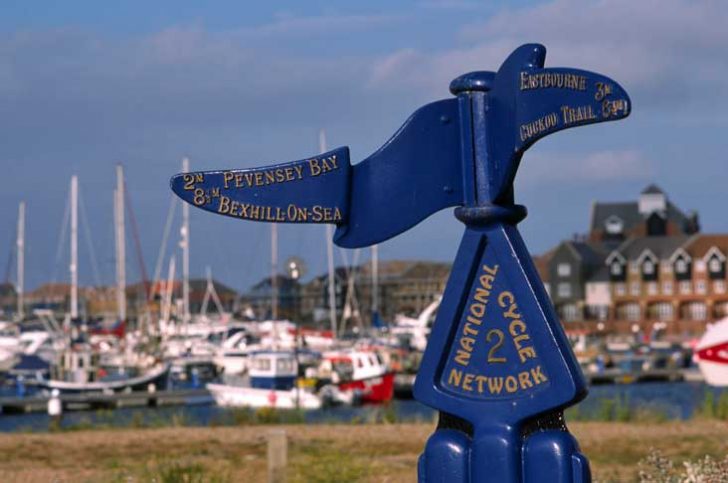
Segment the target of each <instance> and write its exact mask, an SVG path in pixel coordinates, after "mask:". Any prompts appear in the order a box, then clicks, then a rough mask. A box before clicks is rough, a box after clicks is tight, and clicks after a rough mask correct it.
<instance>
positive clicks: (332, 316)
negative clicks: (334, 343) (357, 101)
mask: <svg viewBox="0 0 728 483" xmlns="http://www.w3.org/2000/svg"><path fill="white" fill-rule="evenodd" d="M326 149H327V148H326V131H324V130H323V129H322V130H320V131H319V151H320V152H321V153H324V152H326ZM326 260H327V263H328V269H329V284H328V289H329V290H328V292H329V321H330V323H331V333H332V334H333V336H334V338H336V286H335V283H336V277H335V274H334V226H333V225H331V224H328V223H327V224H326Z"/></svg>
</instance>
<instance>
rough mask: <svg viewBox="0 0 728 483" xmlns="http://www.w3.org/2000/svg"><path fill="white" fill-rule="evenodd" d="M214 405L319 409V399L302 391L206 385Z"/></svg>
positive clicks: (320, 404)
mask: <svg viewBox="0 0 728 483" xmlns="http://www.w3.org/2000/svg"><path fill="white" fill-rule="evenodd" d="M207 390H208V391H210V394H211V395H212V397H213V399H214V400H215V403H216V404H217V405H218V406H223V407H246V408H253V409H257V408H277V409H306V410H310V409H320V408H321V406H322V403H321V399H320V398H319V397H318V396H316V395H315V394H311V393H309V392H306V391H304V390H303V389H295V388H294V389H291V390H289V391H281V390H274V389H258V388H253V387H244V386H230V385H227V384H208V385H207Z"/></svg>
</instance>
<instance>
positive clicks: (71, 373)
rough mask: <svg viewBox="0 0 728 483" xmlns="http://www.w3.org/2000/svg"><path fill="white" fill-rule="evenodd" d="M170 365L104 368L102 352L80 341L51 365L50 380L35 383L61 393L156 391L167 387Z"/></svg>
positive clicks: (40, 380)
mask: <svg viewBox="0 0 728 483" xmlns="http://www.w3.org/2000/svg"><path fill="white" fill-rule="evenodd" d="M169 369H170V366H169V364H167V363H158V364H154V365H151V366H147V367H145V366H129V367H114V368H111V367H105V366H102V365H101V364H100V355H99V353H98V352H97V351H95V350H93V348H92V347H91V346H90V344H88V343H83V342H80V343H79V342H77V343H74V344H72V345H71V346H70V347H69V349H67V350H66V351H64V352H63V353H62V354H61V357H60V361H59V364H58V365H56V366H53V367H52V368H51V375H50V377H49V378H48V379H39V380H38V381H36V384H37V385H38V386H39V387H41V388H43V389H47V390H49V391H52V390H54V389H57V390H58V391H60V392H61V393H62V394H69V393H72V394H79V393H104V394H112V393H119V392H132V391H150V390H153V391H156V390H160V389H165V388H166V387H167V378H168V375H169Z"/></svg>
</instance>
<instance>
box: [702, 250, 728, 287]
mask: <svg viewBox="0 0 728 483" xmlns="http://www.w3.org/2000/svg"><path fill="white" fill-rule="evenodd" d="M703 260H705V261H706V265H707V266H708V276H709V277H710V278H711V279H712V280H722V279H724V278H725V272H726V259H725V255H723V253H722V252H721V251H720V250H719V249H718V248H717V247H713V248H711V249H710V250H709V251H708V253H707V254H706V255H705V257H704V258H703Z"/></svg>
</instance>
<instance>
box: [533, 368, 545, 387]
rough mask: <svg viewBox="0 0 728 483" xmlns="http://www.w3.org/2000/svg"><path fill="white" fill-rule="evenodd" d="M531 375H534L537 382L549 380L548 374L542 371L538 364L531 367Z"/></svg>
mask: <svg viewBox="0 0 728 483" xmlns="http://www.w3.org/2000/svg"><path fill="white" fill-rule="evenodd" d="M531 377H533V380H534V382H535V383H536V384H541V383H542V382H546V381H548V379H547V378H546V375H545V374H544V373H543V372H541V366H536V367H534V368H533V369H531Z"/></svg>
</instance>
